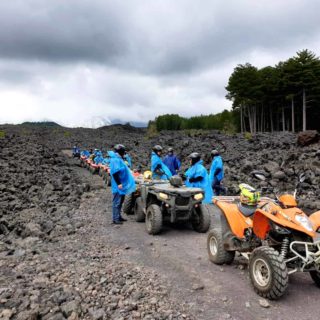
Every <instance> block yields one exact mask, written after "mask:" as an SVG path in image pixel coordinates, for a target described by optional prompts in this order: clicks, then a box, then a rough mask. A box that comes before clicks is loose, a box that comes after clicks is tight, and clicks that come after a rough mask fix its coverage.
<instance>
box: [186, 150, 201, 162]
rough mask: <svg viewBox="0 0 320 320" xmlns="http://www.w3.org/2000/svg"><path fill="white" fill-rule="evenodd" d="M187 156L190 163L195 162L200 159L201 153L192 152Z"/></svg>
mask: <svg viewBox="0 0 320 320" xmlns="http://www.w3.org/2000/svg"><path fill="white" fill-rule="evenodd" d="M188 158H189V159H191V161H192V164H195V163H197V162H198V161H199V160H200V159H201V155H200V153H198V152H193V153H191V154H190V155H189V156H188Z"/></svg>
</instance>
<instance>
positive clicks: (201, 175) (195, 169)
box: [185, 152, 213, 203]
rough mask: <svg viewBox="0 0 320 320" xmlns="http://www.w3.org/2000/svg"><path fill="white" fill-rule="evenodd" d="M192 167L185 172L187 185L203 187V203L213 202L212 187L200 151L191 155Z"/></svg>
mask: <svg viewBox="0 0 320 320" xmlns="http://www.w3.org/2000/svg"><path fill="white" fill-rule="evenodd" d="M189 159H190V163H191V167H190V168H189V169H188V170H187V172H186V173H185V176H186V178H187V180H186V182H185V184H186V186H187V187H193V188H201V189H202V190H203V191H204V199H203V201H202V203H212V196H213V193H212V189H211V184H210V180H209V175H208V172H207V169H206V168H205V167H204V166H203V161H202V160H201V156H200V154H199V153H198V152H193V153H191V154H190V155H189Z"/></svg>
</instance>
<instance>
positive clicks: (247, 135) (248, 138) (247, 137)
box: [243, 132, 252, 140]
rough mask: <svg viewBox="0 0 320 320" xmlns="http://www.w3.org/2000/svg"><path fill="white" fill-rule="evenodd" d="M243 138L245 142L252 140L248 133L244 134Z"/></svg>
mask: <svg viewBox="0 0 320 320" xmlns="http://www.w3.org/2000/svg"><path fill="white" fill-rule="evenodd" d="M243 137H244V138H245V139H246V140H252V134H251V133H250V132H245V133H244V135H243Z"/></svg>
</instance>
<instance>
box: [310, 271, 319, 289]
mask: <svg viewBox="0 0 320 320" xmlns="http://www.w3.org/2000/svg"><path fill="white" fill-rule="evenodd" d="M310 276H311V278H312V280H313V281H314V283H315V284H316V286H317V287H318V288H320V272H319V271H310Z"/></svg>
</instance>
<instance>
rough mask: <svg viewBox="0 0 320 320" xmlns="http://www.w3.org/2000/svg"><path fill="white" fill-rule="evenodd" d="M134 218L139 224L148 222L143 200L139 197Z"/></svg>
mask: <svg viewBox="0 0 320 320" xmlns="http://www.w3.org/2000/svg"><path fill="white" fill-rule="evenodd" d="M134 216H135V220H136V221H137V222H144V221H145V220H146V215H145V214H144V211H143V205H142V199H141V197H138V198H137V199H136V203H135V205H134Z"/></svg>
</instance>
